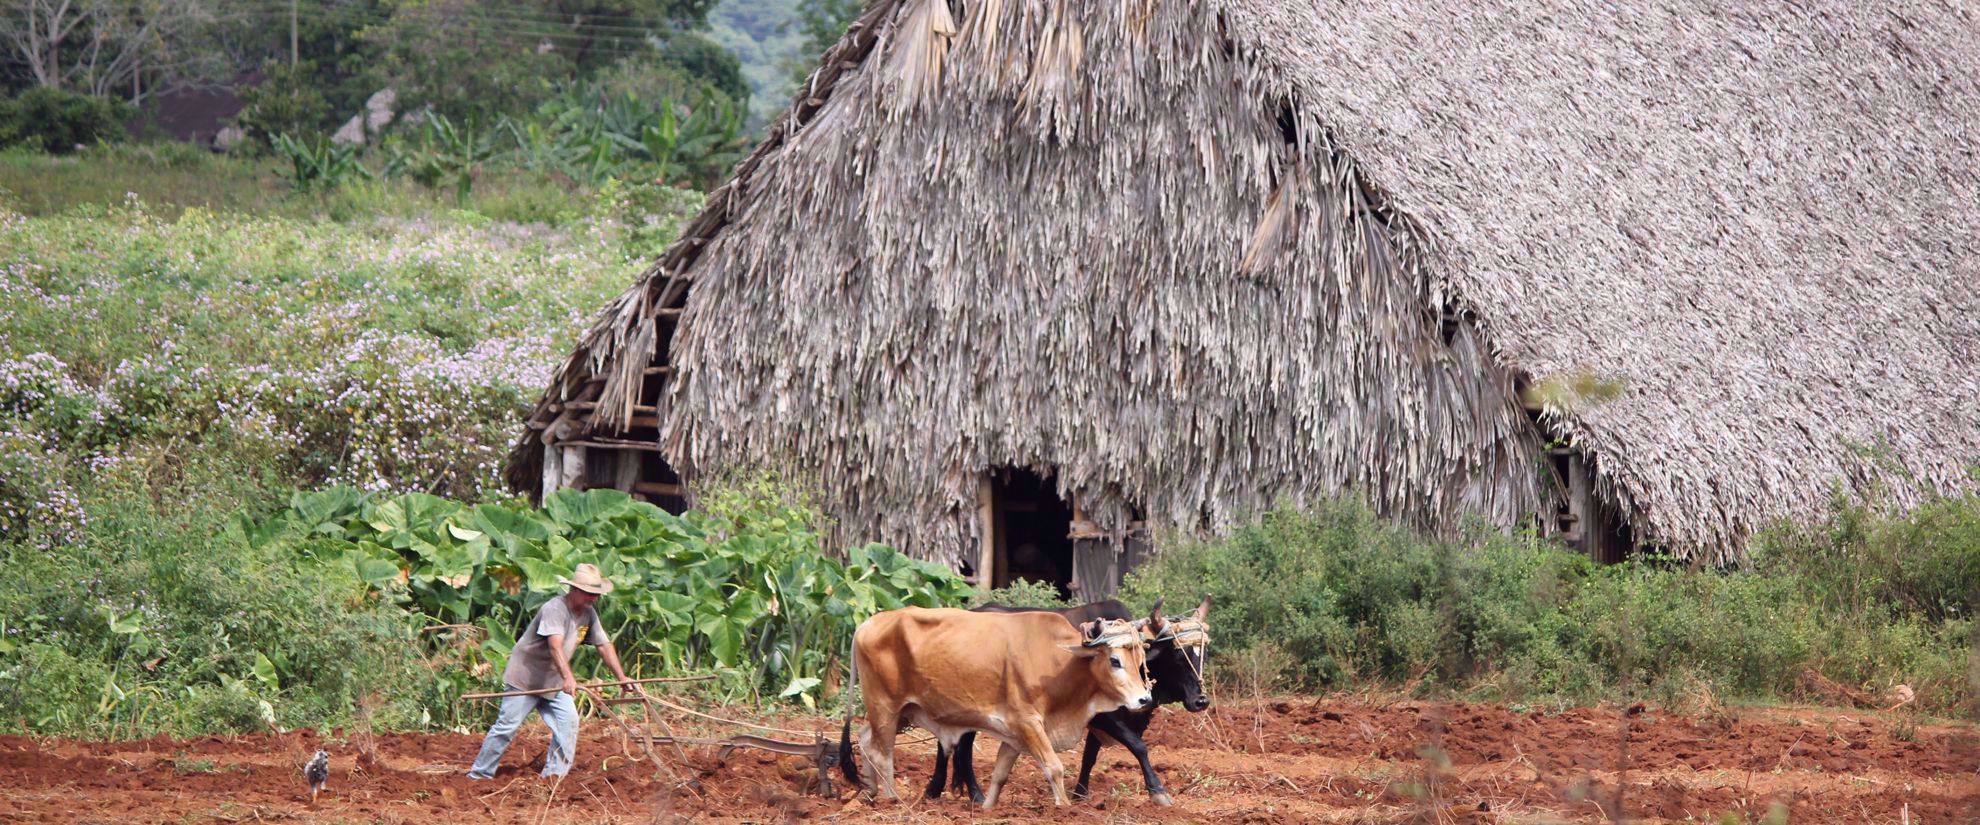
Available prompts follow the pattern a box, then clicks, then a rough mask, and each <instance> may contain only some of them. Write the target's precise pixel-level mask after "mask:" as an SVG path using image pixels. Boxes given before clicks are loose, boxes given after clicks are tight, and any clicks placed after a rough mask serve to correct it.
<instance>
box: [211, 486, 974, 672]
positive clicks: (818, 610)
mask: <svg viewBox="0 0 1980 825" xmlns="http://www.w3.org/2000/svg"><path fill="white" fill-rule="evenodd" d="M710 499H711V505H710V506H709V507H708V508H707V509H704V510H692V511H689V512H687V513H685V514H683V515H678V516H676V515H672V514H669V513H667V512H666V511H664V510H661V509H660V508H658V507H655V506H653V505H652V504H648V503H646V502H642V501H637V500H634V499H633V498H632V497H631V496H628V495H627V494H625V493H622V492H619V491H617V490H590V491H585V492H578V491H575V490H568V489H567V490H559V491H557V492H555V493H552V494H551V495H549V496H548V497H546V498H545V499H544V501H543V507H542V509H540V510H539V509H534V508H529V507H516V506H508V505H503V504H494V503H487V504H481V505H476V506H469V505H466V504H462V503H459V502H454V501H449V500H447V499H442V498H436V497H434V496H430V495H426V494H423V493H407V494H403V495H397V496H367V495H365V494H363V493H361V492H359V491H358V490H355V489H352V488H349V487H338V488H333V489H330V490H326V491H323V492H318V493H310V494H298V495H296V496H295V497H294V499H293V500H292V501H291V503H290V506H289V507H288V508H287V509H286V510H283V511H282V512H280V513H278V514H276V515H275V516H274V517H273V518H271V519H269V520H268V521H266V522H264V523H262V524H260V525H254V526H251V527H247V528H246V529H247V530H249V531H250V532H251V534H252V535H251V538H250V541H251V542H252V543H254V544H257V545H266V544H271V543H272V544H278V545H285V546H290V547H293V548H294V552H295V553H297V554H298V555H299V556H302V557H304V558H309V559H312V560H315V561H317V562H323V563H329V564H332V565H335V566H338V567H343V568H348V569H349V571H350V572H351V573H353V574H354V575H356V576H357V577H358V578H360V579H362V580H364V581H365V582H366V584H367V585H368V586H369V587H370V589H371V591H372V592H373V593H375V594H378V595H379V596H381V597H382V598H384V599H385V600H386V601H389V602H392V603H395V604H401V605H404V606H406V607H407V608H409V609H412V610H414V611H416V612H417V613H419V614H420V615H422V616H424V617H426V618H428V619H430V620H431V621H432V622H434V623H435V624H436V625H444V626H447V627H448V628H450V629H453V630H457V631H462V632H459V633H457V634H456V636H457V638H461V639H464V640H471V641H472V644H468V645H463V646H462V648H461V652H462V654H463V657H464V658H463V661H462V662H461V664H462V665H463V667H462V668H461V669H460V670H459V671H458V672H459V673H460V674H461V675H463V676H465V677H466V678H463V679H462V680H461V681H460V682H459V684H458V685H457V686H458V687H459V688H462V689H463V692H465V689H466V688H469V687H473V686H476V685H480V686H490V687H492V685H490V683H489V682H488V679H489V678H491V677H490V676H489V674H490V673H491V672H492V671H494V670H495V669H496V668H499V666H500V665H501V663H502V662H503V661H505V660H506V657H507V654H508V651H509V649H510V648H511V647H512V646H513V645H514V644H515V638H516V634H517V633H518V632H519V631H520V630H521V629H522V626H523V625H524V624H525V623H526V622H527V621H528V620H529V616H530V615H532V614H533V613H534V612H535V610H536V608H538V607H540V606H541V605H542V604H543V603H544V602H545V601H548V600H549V599H552V598H555V597H557V596H558V595H560V594H561V593H562V592H563V591H564V588H563V586H562V585H560V584H559V583H558V578H559V577H560V576H568V575H570V573H571V572H572V570H573V569H575V568H576V566H577V565H579V564H587V563H588V564H595V565H597V566H598V567H599V569H600V571H601V572H602V573H603V574H604V575H605V576H606V577H607V578H609V579H611V580H612V582H613V584H614V585H615V589H614V590H613V592H612V593H611V594H609V595H607V596H606V597H604V598H603V599H602V600H601V601H600V602H599V607H598V610H599V617H600V620H601V621H602V622H603V623H604V624H605V626H606V628H607V629H608V632H610V633H611V634H613V636H614V637H616V638H617V639H618V640H619V641H618V642H617V646H618V647H621V648H623V653H622V654H621V655H622V656H623V657H624V659H625V661H626V664H627V668H628V671H629V672H630V673H633V674H635V675H650V676H664V675H680V674H686V673H694V672H701V671H706V670H711V669H713V670H732V669H734V670H739V671H740V672H739V673H736V674H735V675H736V676H738V677H739V679H738V680H737V681H736V682H734V684H735V685H736V686H737V687H738V688H739V689H740V690H743V691H746V692H747V693H749V694H750V695H752V696H753V697H756V698H761V697H762V696H765V695H775V696H777V697H778V698H786V699H789V698H793V697H795V698H798V699H801V700H802V701H803V702H804V703H805V704H807V705H813V706H815V698H816V696H817V689H818V688H819V687H820V686H821V685H823V684H824V681H825V679H826V678H827V675H828V672H829V671H832V670H834V669H835V668H837V667H840V666H842V664H843V662H842V659H843V656H844V652H845V651H846V650H848V649H850V645H851V640H852V632H853V630H854V629H855V628H856V627H857V626H858V624H859V622H860V621H862V620H864V619H865V618H866V617H868V616H871V615H873V614H874V613H875V612H877V611H881V610H891V609H894V608H898V607H903V606H907V605H917V606H922V607H938V606H947V605H955V604H959V603H961V602H963V601H964V600H965V599H966V598H967V597H968V596H969V594H970V593H971V592H972V591H971V587H970V585H969V583H968V582H966V581H964V580H963V579H962V578H961V577H960V576H958V575H956V574H955V573H954V572H953V571H950V570H949V569H948V568H946V567H942V566H940V565H935V564H930V563H928V562H923V561H917V560H914V559H909V558H907V557H905V556H902V555H901V554H899V553H897V552H895V551H894V550H892V549H890V548H888V547H886V546H883V545H878V544H868V545H865V546H861V547H853V548H850V549H848V550H846V551H845V552H844V553H842V554H839V553H828V552H827V548H826V546H825V544H824V537H823V534H822V533H821V531H820V530H819V528H818V521H819V518H818V516H817V515H816V513H815V512H814V511H812V510H809V509H807V508H804V507H801V506H797V505H793V504H788V503H785V502H783V501H781V500H780V499H779V498H778V497H777V496H775V495H774V494H772V493H769V492H767V491H757V492H755V493H747V492H741V491H731V492H718V493H716V494H714V495H712V496H711V497H710ZM583 664H584V665H585V666H586V667H585V669H590V668H591V667H592V666H594V665H595V662H586V663H583ZM597 672H598V673H601V674H602V673H604V669H603V668H597Z"/></svg>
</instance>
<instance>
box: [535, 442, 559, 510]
mask: <svg viewBox="0 0 1980 825" xmlns="http://www.w3.org/2000/svg"><path fill="white" fill-rule="evenodd" d="M563 478H564V451H563V450H562V449H560V448H558V447H557V445H555V444H545V445H543V490H542V492H541V493H539V494H538V497H539V499H543V498H549V497H550V494H551V493H554V492H556V491H557V485H558V484H559V483H560V482H562V481H563Z"/></svg>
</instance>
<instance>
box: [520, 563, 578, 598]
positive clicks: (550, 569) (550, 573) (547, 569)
mask: <svg viewBox="0 0 1980 825" xmlns="http://www.w3.org/2000/svg"><path fill="white" fill-rule="evenodd" d="M522 568H523V574H524V575H525V576H526V577H527V584H526V585H525V586H527V587H528V588H529V589H530V590H534V591H537V592H543V591H547V590H555V589H557V587H558V584H557V577H559V576H569V575H570V573H571V571H570V570H569V569H568V568H564V567H561V566H559V565H556V564H552V563H550V562H545V561H537V560H536V559H523V560H522Z"/></svg>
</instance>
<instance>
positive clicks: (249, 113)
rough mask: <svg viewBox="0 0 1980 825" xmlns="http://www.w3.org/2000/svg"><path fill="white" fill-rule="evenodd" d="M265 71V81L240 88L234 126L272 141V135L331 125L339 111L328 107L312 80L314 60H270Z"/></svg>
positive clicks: (301, 132)
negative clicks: (238, 111) (294, 61)
mask: <svg viewBox="0 0 1980 825" xmlns="http://www.w3.org/2000/svg"><path fill="white" fill-rule="evenodd" d="M267 72H268V78H267V79H266V80H263V81H262V82H261V83H259V84H257V85H254V86H250V87H248V88H245V89H242V90H241V93H240V95H241V103H242V107H241V112H240V114H238V115H236V116H235V117H234V123H235V125H237V126H239V127H241V129H243V130H245V131H246V132H247V133H248V135H249V136H250V137H253V138H254V139H255V140H258V141H262V142H270V141H273V140H274V138H275V136H276V135H297V136H301V135H307V134H317V133H321V132H324V131H327V130H329V129H330V128H331V125H332V121H333V120H335V118H336V117H337V116H338V114H339V113H338V112H334V111H332V110H331V108H330V102H329V101H328V100H327V99H325V98H324V96H323V90H322V88H321V87H320V86H319V85H318V84H317V83H316V82H314V79H315V78H316V77H317V76H318V70H317V67H316V63H315V61H311V60H304V61H302V62H300V63H297V64H296V65H294V66H290V65H289V64H288V63H287V62H285V61H281V60H275V61H270V62H269V65H268V69H267Z"/></svg>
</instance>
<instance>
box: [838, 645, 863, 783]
mask: <svg viewBox="0 0 1980 825" xmlns="http://www.w3.org/2000/svg"><path fill="white" fill-rule="evenodd" d="M850 652H851V653H852V654H853V655H850V656H847V657H846V664H848V665H850V666H851V668H852V679H850V680H849V681H848V682H847V684H846V719H845V721H844V722H843V723H841V724H840V725H839V772H840V773H843V774H845V775H846V782H847V783H849V784H851V785H852V786H853V787H854V788H864V787H866V783H865V782H864V781H862V780H861V779H860V778H859V766H858V765H857V764H854V763H853V746H852V724H853V698H854V697H855V696H857V695H858V694H859V659H858V647H857V646H855V647H854V649H853V650H852V651H850Z"/></svg>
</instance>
